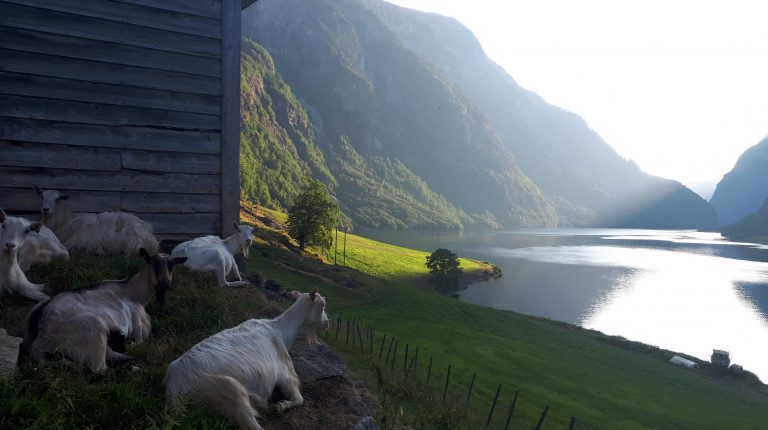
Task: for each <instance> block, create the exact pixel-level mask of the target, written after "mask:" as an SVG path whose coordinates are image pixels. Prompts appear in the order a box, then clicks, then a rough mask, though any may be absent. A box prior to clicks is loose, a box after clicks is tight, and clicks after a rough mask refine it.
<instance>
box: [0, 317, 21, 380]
mask: <svg viewBox="0 0 768 430" xmlns="http://www.w3.org/2000/svg"><path fill="white" fill-rule="evenodd" d="M21 340H22V339H21V338H19V337H14V336H8V333H6V331H5V329H2V328H0V374H1V375H10V374H11V373H12V372H13V371H14V369H16V360H17V359H18V358H19V344H21Z"/></svg>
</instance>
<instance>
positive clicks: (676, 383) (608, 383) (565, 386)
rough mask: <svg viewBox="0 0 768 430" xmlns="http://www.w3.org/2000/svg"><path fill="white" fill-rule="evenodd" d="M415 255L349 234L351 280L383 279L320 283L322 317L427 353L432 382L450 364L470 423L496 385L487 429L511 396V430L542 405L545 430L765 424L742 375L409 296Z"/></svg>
mask: <svg viewBox="0 0 768 430" xmlns="http://www.w3.org/2000/svg"><path fill="white" fill-rule="evenodd" d="M265 252H266V251H265ZM339 252H341V248H340V251H339ZM268 254H269V255H270V258H269V259H266V258H261V259H256V260H254V261H253V263H252V267H254V268H257V269H258V270H262V271H264V273H267V274H268V275H269V276H270V277H276V278H281V277H282V276H283V275H282V274H281V272H280V270H277V269H276V268H275V266H274V261H275V260H276V259H279V257H278V256H277V255H276V254H275V253H274V251H269V252H268ZM331 255H332V254H331ZM425 256H426V254H425V253H423V252H418V251H413V250H408V249H404V248H399V247H395V246H390V245H386V244H381V243H377V242H375V241H372V240H368V239H364V238H361V237H358V236H354V235H349V236H348V237H347V259H346V263H347V265H348V266H350V267H352V268H354V269H356V270H359V271H360V272H362V273H361V274H360V275H359V277H362V278H363V279H365V277H364V275H365V274H367V275H371V276H373V277H375V278H376V279H383V280H385V281H386V282H380V281H377V280H368V281H367V282H368V286H367V287H366V288H358V289H352V288H345V287H341V286H338V285H337V284H336V283H333V284H326V285H320V288H321V292H323V293H324V294H326V295H327V296H328V303H329V309H330V312H331V314H332V317H334V315H338V313H343V315H344V317H345V318H347V319H357V320H361V321H364V322H367V323H370V324H373V325H375V327H376V330H377V332H378V334H379V335H382V334H384V333H386V334H387V335H388V337H391V336H392V335H394V336H396V337H397V339H398V340H399V342H400V343H401V344H403V343H409V344H410V347H411V351H413V349H414V348H415V347H418V348H419V349H420V354H421V360H420V361H421V363H422V365H424V364H426V360H428V357H429V356H432V357H433V358H434V365H433V366H434V370H433V375H434V377H435V378H437V379H440V378H444V375H445V371H446V369H447V366H448V365H449V364H451V365H452V366H453V369H452V377H451V379H452V380H453V381H456V382H457V383H458V384H463V385H464V387H466V386H467V385H468V384H469V379H470V378H471V375H472V373H473V372H477V375H478V376H477V382H476V384H475V390H474V395H473V409H475V411H476V414H477V415H485V414H487V412H488V409H489V405H490V400H491V398H492V397H493V394H494V393H495V390H496V387H497V385H498V384H503V386H504V388H503V389H502V396H501V398H500V400H499V406H498V407H499V408H501V409H497V412H496V414H495V420H494V423H495V424H493V425H494V426H495V427H494V428H503V420H504V419H505V416H504V415H505V411H506V408H507V407H508V405H509V404H510V402H511V398H512V395H513V393H514V391H515V390H519V392H520V397H519V400H518V405H517V408H516V411H515V417H514V419H513V425H512V428H532V427H533V426H534V425H535V423H536V421H537V419H538V417H539V414H540V413H541V411H542V409H543V408H544V406H549V407H550V409H549V415H548V418H547V420H546V423H547V428H566V427H567V424H568V420H569V418H570V417H571V416H575V417H577V423H578V426H577V428H602V429H658V428H674V429H702V428H712V429H722V428H739V429H749V428H754V429H758V428H765V423H768V391H767V390H766V386H764V385H762V384H760V383H759V382H757V381H756V380H755V379H754V378H752V377H746V378H745V379H737V378H734V377H730V376H727V375H723V376H719V377H715V376H712V375H711V374H708V373H706V372H696V371H690V370H686V369H683V368H680V367H677V366H674V365H672V364H670V363H668V359H669V358H670V357H671V355H672V354H671V353H670V352H668V351H662V350H658V349H656V348H653V347H648V346H646V345H642V344H637V343H631V342H626V341H624V340H623V339H620V338H616V337H608V336H605V335H602V334H601V333H597V332H591V331H587V330H582V329H580V328H577V327H573V326H569V325H566V324H561V323H557V322H552V321H547V320H544V319H540V318H534V317H528V316H524V315H520V314H516V313H513V312H506V311H498V310H493V309H489V308H484V307H480V306H475V305H471V304H466V303H462V302H459V301H457V300H455V299H452V298H449V297H446V296H442V295H439V294H436V293H435V292H433V291H431V290H430V289H428V288H422V287H414V284H416V285H423V282H419V280H421V281H423V278H424V275H425V274H426V269H425V268H424V266H423V263H422V262H423V261H424V258H425ZM288 258H290V257H288ZM294 264H296V265H299V266H301V265H309V264H310V263H308V262H306V261H303V260H302V261H301V262H298V261H297V262H296V263H294ZM470 264H471V263H470ZM323 270H328V269H323ZM339 270H342V269H339ZM350 276H358V275H354V274H352V275H350ZM281 279H282V280H283V281H284V282H285V284H286V285H287V286H289V287H290V286H304V287H305V288H306V287H307V286H308V285H311V284H313V283H314V284H317V283H316V281H313V280H309V279H304V278H302V277H301V276H297V275H296V274H290V275H288V276H286V277H282V278H281ZM414 280H415V282H414ZM553 300H556V298H553ZM379 339H380V337H379V338H377V342H379V341H380V340H379ZM330 342H331V344H332V345H334V347H336V348H337V349H338V350H339V351H341V352H342V353H344V355H345V357H346V358H347V359H348V360H349V361H350V363H351V365H352V367H353V368H355V369H356V370H357V371H358V372H359V375H360V377H362V378H364V379H366V380H367V381H368V383H369V384H372V385H374V386H375V385H376V384H377V378H378V376H377V370H376V366H374V365H372V363H371V360H370V358H369V357H366V356H365V355H364V354H360V353H359V351H357V350H356V349H354V348H352V349H350V348H349V347H347V346H346V345H345V344H343V343H341V344H340V343H339V342H337V341H334V339H333V337H332V336H331V339H330ZM378 348H379V345H378V344H377V345H376V349H377V350H378ZM401 351H402V350H401ZM385 354H386V351H385ZM400 357H402V355H401V356H400ZM421 372H422V373H424V369H423V368H422V369H421ZM435 389H437V390H440V389H441V388H440V387H436V388H435ZM454 390H455V393H454V394H455V395H456V396H459V397H460V396H461V395H462V394H461V393H462V392H464V393H465V391H463V390H465V388H461V387H459V386H458V385H457V386H456V387H454ZM464 395H465V394H464ZM398 401H400V402H402V403H401V404H402V405H405V406H404V415H403V416H402V417H401V419H402V421H403V422H406V423H411V424H414V423H417V424H419V427H420V426H422V425H423V426H425V427H426V428H440V427H439V426H431V427H430V425H427V424H424V421H425V420H424V419H423V416H422V414H421V413H420V412H418V411H419V408H420V407H419V406H418V405H414V402H413V401H412V400H408V399H407V398H401V399H399V400H398ZM409 411H410V412H409ZM409 413H410V414H412V415H413V416H412V417H411V421H409V420H408V415H409ZM468 428H471V427H468Z"/></svg>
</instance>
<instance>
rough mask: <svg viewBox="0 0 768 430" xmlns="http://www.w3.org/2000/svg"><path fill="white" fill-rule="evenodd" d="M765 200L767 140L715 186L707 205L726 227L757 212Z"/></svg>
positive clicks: (747, 151) (746, 152) (738, 162)
mask: <svg viewBox="0 0 768 430" xmlns="http://www.w3.org/2000/svg"><path fill="white" fill-rule="evenodd" d="M767 197H768V137H766V138H765V139H763V140H762V141H760V143H758V144H757V145H755V146H753V147H751V148H749V149H747V150H746V151H744V153H743V154H742V155H741V157H739V160H738V161H737V162H736V165H734V166H733V169H731V171H730V172H728V173H727V174H726V175H725V176H723V179H722V180H721V181H720V182H719V183H718V184H717V188H716V189H715V193H714V194H713V195H712V199H711V200H710V202H711V203H712V205H713V206H714V207H715V209H716V210H717V213H718V215H719V216H720V222H721V223H722V225H724V226H727V225H729V224H733V223H735V222H737V221H738V220H740V219H741V218H744V217H745V216H747V215H750V214H752V213H754V212H755V211H757V210H758V209H760V207H761V205H763V202H764V201H765V199H766V198H767Z"/></svg>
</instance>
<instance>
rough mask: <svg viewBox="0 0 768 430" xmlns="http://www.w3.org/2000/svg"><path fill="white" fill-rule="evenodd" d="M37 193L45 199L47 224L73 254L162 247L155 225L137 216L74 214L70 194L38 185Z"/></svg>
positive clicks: (106, 252) (123, 213) (127, 214)
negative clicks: (153, 229) (75, 252)
mask: <svg viewBox="0 0 768 430" xmlns="http://www.w3.org/2000/svg"><path fill="white" fill-rule="evenodd" d="M35 191H37V194H39V195H40V198H41V199H42V206H41V212H42V214H43V222H44V223H45V224H46V225H47V226H48V227H50V228H51V230H53V231H54V232H55V233H56V236H58V237H59V238H60V239H61V241H62V242H63V243H64V246H65V247H67V249H69V250H70V251H75V250H79V251H86V252H93V253H96V254H124V255H132V254H134V253H135V252H137V251H138V250H139V248H144V249H146V250H147V251H149V252H151V253H154V252H157V250H158V248H159V245H158V242H157V239H156V238H155V235H154V234H153V233H152V225H151V224H149V223H148V222H145V221H142V220H141V219H139V217H137V216H136V215H133V214H129V213H126V212H102V213H95V214H92V213H78V214H73V213H72V211H70V209H69V208H68V207H67V205H66V203H64V200H67V199H68V198H69V196H67V195H66V194H61V193H60V192H58V191H56V190H45V191H43V190H42V189H40V187H38V186H35Z"/></svg>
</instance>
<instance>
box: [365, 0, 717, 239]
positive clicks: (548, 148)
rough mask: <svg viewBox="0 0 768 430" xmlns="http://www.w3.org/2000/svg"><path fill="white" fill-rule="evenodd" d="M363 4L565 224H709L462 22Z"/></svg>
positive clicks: (681, 191) (694, 202) (684, 191)
mask: <svg viewBox="0 0 768 430" xmlns="http://www.w3.org/2000/svg"><path fill="white" fill-rule="evenodd" d="M361 2H362V3H363V4H364V5H365V6H366V7H367V8H368V9H369V10H371V11H372V12H373V13H375V14H376V16H378V17H379V18H380V19H381V20H382V22H384V24H385V25H386V26H387V27H388V28H389V29H390V30H392V31H393V32H394V33H395V34H396V35H397V36H398V38H399V39H400V40H401V41H402V43H403V44H404V45H405V46H406V47H408V48H409V49H411V50H413V51H414V52H417V53H418V54H419V55H421V56H422V57H423V58H425V59H426V60H427V61H429V62H430V63H432V64H434V65H435V67H436V68H437V69H438V70H439V71H440V72H441V73H443V74H444V75H445V76H446V77H447V78H449V79H450V80H451V81H453V82H454V83H456V84H457V85H458V86H459V87H460V88H461V89H462V90H463V92H464V94H465V95H466V96H467V97H468V99H469V100H470V101H471V102H472V103H473V104H475V105H476V106H477V107H478V108H479V109H480V111H481V112H482V113H483V114H484V115H485V116H486V117H487V118H488V120H489V122H490V124H491V125H492V127H493V128H494V130H495V131H496V132H497V133H498V136H499V138H500V140H501V141H502V142H503V144H504V146H506V147H507V148H508V149H509V150H510V151H511V152H512V153H513V154H514V155H515V158H516V161H517V162H518V164H519V166H520V167H521V169H522V171H523V172H524V173H525V175H527V176H528V177H529V178H531V179H532V180H533V181H534V182H535V183H536V184H537V185H538V186H539V187H541V188H542V189H543V190H544V191H545V193H546V194H547V196H548V197H550V198H551V199H552V200H553V201H554V202H555V204H556V205H557V209H558V215H559V217H560V223H561V224H575V225H603V226H621V227H660V228H711V227H714V226H716V225H717V219H716V216H715V213H714V211H713V209H712V208H711V207H710V206H709V205H708V204H707V202H706V201H705V200H704V199H702V198H701V197H699V196H698V195H697V194H695V193H694V192H693V191H691V190H689V189H688V188H686V187H684V186H683V185H682V184H680V183H677V182H673V181H668V180H664V179H662V178H658V177H655V176H651V175H647V174H645V173H643V172H642V171H641V170H640V169H639V168H638V167H637V165H635V164H634V163H633V162H631V161H628V160H625V159H623V158H622V157H621V156H619V154H618V153H616V151H615V150H614V149H613V148H611V147H610V146H609V145H608V144H607V143H606V142H605V141H603V139H602V138H601V137H600V136H599V135H598V134H597V133H596V132H595V131H594V130H592V129H591V128H590V127H589V126H588V125H587V123H586V122H585V121H584V120H583V119H582V118H580V117H579V116H577V115H575V114H573V113H571V112H568V111H566V110H564V109H561V108H559V107H556V106H553V105H550V104H549V103H547V102H546V101H544V100H543V99H542V98H541V97H539V96H538V95H537V94H535V93H533V92H531V91H528V90H525V89H524V88H522V87H520V86H519V85H518V84H517V83H516V82H515V81H514V79H512V77H510V76H509V74H508V73H507V72H506V71H505V70H504V69H503V68H501V67H500V66H499V65H498V64H496V63H494V62H493V61H492V60H491V59H489V58H488V56H487V55H486V54H485V52H484V51H483V49H482V47H481V45H480V43H479V42H478V40H477V39H476V38H475V36H474V35H473V34H472V32H471V31H470V30H469V29H467V28H466V27H464V26H463V25H462V24H461V23H459V22H458V21H456V20H454V19H452V18H447V17H444V16H440V15H436V14H430V13H424V12H418V11H414V10H410V9H406V8H402V7H399V6H395V5H392V4H390V3H386V2H383V1H380V0H361Z"/></svg>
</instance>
